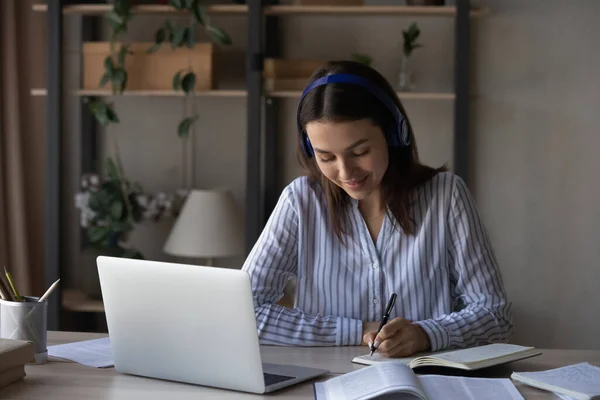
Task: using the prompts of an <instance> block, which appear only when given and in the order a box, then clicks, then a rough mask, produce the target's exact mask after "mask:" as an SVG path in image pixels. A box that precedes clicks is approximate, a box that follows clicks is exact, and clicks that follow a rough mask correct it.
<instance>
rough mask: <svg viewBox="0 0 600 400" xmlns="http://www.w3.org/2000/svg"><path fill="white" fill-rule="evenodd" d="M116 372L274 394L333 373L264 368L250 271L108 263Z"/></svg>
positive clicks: (105, 283) (101, 270)
mask: <svg viewBox="0 0 600 400" xmlns="http://www.w3.org/2000/svg"><path fill="white" fill-rule="evenodd" d="M97 266H98V275H99V277H100V287H101V289H102V298H103V301H104V308H105V313H106V321H107V325H108V333H109V336H110V343H111V347H112V352H113V357H114V365H115V370H116V371H118V372H121V373H124V374H131V375H138V376H144V377H150V378H157V379H165V380H171V381H177V382H185V383H190V384H196V385H203V386H211V387H217V388H223V389H230V390H238V391H244V392H250V393H259V394H262V393H268V392H272V391H275V390H278V389H281V388H284V387H286V386H290V385H293V384H296V383H298V382H302V381H306V380H309V379H311V378H314V377H317V376H320V375H323V374H326V373H328V372H329V371H327V370H323V369H317V368H309V367H302V366H294V365H279V364H264V363H262V361H261V355H260V346H259V340H258V332H257V329H256V320H255V316H254V305H253V299H252V291H251V287H250V277H249V275H248V274H247V273H246V272H245V271H242V270H236V269H225V268H215V267H205V266H197V265H186V264H176V263H168V262H159V261H147V260H136V259H128V258H118V257H107V256H100V257H98V259H97Z"/></svg>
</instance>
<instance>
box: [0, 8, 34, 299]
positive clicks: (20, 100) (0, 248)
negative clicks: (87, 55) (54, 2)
mask: <svg viewBox="0 0 600 400" xmlns="http://www.w3.org/2000/svg"><path fill="white" fill-rule="evenodd" d="M32 4H33V1H29V0H0V272H1V273H4V267H6V268H7V270H8V271H9V272H10V273H11V274H12V277H13V279H14V281H15V284H16V286H17V289H18V290H19V292H20V294H21V295H34V296H40V295H41V294H42V293H43V291H44V191H45V188H44V162H45V152H44V148H45V140H44V139H45V138H44V136H45V134H44V131H45V129H44V121H45V105H44V98H43V97H40V98H33V97H31V96H30V89H31V88H33V87H35V85H37V87H43V86H44V82H43V80H44V79H43V78H44V74H45V54H44V46H45V18H44V13H34V12H33V11H32V9H31V5H32ZM36 14H37V15H36Z"/></svg>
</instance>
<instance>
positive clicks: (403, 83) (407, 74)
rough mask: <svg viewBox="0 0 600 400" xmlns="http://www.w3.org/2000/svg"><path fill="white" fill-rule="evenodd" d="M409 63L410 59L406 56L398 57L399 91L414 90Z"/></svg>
mask: <svg viewBox="0 0 600 400" xmlns="http://www.w3.org/2000/svg"><path fill="white" fill-rule="evenodd" d="M410 64H411V63H410V59H409V58H408V57H407V56H405V55H402V58H401V59H400V73H399V74H398V90H400V91H401V92H410V91H413V90H415V84H414V82H413V73H412V70H411V65H410Z"/></svg>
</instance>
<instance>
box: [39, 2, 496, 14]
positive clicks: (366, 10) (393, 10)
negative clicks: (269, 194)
mask: <svg viewBox="0 0 600 400" xmlns="http://www.w3.org/2000/svg"><path fill="white" fill-rule="evenodd" d="M32 9H33V11H37V12H47V11H48V6H47V5H46V4H34V5H33V6H32ZM110 10H112V5H110V4H81V5H71V6H65V7H63V13H64V14H78V15H101V14H104V13H106V12H108V11H110ZM132 10H133V12H134V13H136V14H171V13H181V12H182V11H177V10H176V9H175V8H173V7H171V6H168V5H139V6H134V7H133V9H132ZM206 11H207V12H208V13H210V14H247V13H248V6H247V5H238V4H224V5H212V6H208V7H207V9H206ZM264 12H265V14H266V15H410V16H439V17H454V16H456V7H454V6H302V5H273V6H265V7H264ZM488 12H489V9H488V8H473V9H472V10H471V16H474V17H475V16H482V15H486V14H487V13H488Z"/></svg>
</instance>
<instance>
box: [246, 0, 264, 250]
mask: <svg viewBox="0 0 600 400" xmlns="http://www.w3.org/2000/svg"><path fill="white" fill-rule="evenodd" d="M262 64H263V54H262V7H261V1H260V0H250V1H248V37H247V50H246V87H247V90H248V100H247V101H248V103H247V113H248V114H247V130H248V132H247V139H246V140H247V142H246V251H247V252H250V250H251V249H252V246H254V243H255V242H256V240H257V239H258V236H259V235H260V232H261V229H262V226H263V225H262V222H263V216H262V214H263V206H262V204H263V203H262V196H261V191H262V179H261V136H262V135H261V102H262V87H261V86H262V70H263V66H262Z"/></svg>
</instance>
